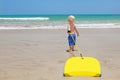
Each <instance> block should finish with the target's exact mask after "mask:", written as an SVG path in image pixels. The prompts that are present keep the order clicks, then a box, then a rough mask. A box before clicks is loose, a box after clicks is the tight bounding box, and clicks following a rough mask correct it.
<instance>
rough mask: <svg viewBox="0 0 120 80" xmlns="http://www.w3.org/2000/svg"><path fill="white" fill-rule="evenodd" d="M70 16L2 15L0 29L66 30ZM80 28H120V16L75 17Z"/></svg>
mask: <svg viewBox="0 0 120 80" xmlns="http://www.w3.org/2000/svg"><path fill="white" fill-rule="evenodd" d="M68 16H69V15H1V16H0V29H39V28H41V29H42V28H46V29H50V28H52V29H58V28H66V26H67V24H68V22H67V17H68ZM74 16H75V24H76V25H77V26H78V27H79V28H120V14H81V15H74Z"/></svg>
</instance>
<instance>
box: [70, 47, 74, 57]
mask: <svg viewBox="0 0 120 80" xmlns="http://www.w3.org/2000/svg"><path fill="white" fill-rule="evenodd" d="M73 48H74V46H70V54H72V56H75V54H74V52H73Z"/></svg>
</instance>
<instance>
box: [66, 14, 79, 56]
mask: <svg viewBox="0 0 120 80" xmlns="http://www.w3.org/2000/svg"><path fill="white" fill-rule="evenodd" d="M74 19H75V17H74V16H72V15H71V16H68V22H69V24H68V26H67V30H68V31H67V33H68V43H69V50H67V52H70V53H71V54H72V56H75V55H74V53H73V51H74V45H75V41H76V33H77V36H79V32H78V29H77V27H76V25H75V24H74Z"/></svg>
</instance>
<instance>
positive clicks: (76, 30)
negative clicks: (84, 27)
mask: <svg viewBox="0 0 120 80" xmlns="http://www.w3.org/2000/svg"><path fill="white" fill-rule="evenodd" d="M75 32H76V33H77V36H79V32H78V29H77V27H76V26H75Z"/></svg>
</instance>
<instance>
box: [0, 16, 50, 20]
mask: <svg viewBox="0 0 120 80" xmlns="http://www.w3.org/2000/svg"><path fill="white" fill-rule="evenodd" d="M0 20H49V17H34V18H0Z"/></svg>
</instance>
